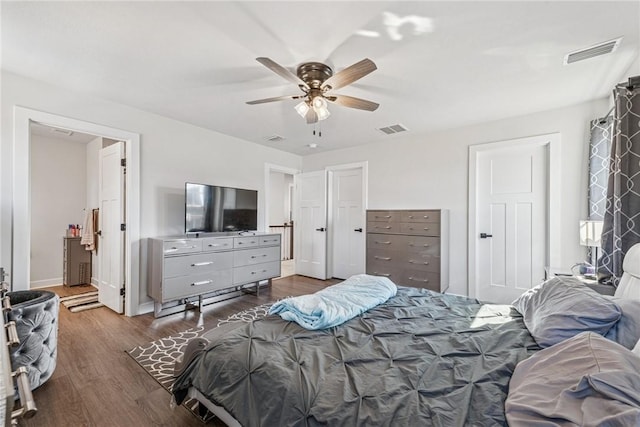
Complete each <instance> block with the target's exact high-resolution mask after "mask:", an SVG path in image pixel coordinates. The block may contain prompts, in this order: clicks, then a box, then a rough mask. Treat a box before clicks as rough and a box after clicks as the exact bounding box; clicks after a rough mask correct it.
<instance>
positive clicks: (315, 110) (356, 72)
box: [247, 57, 379, 124]
mask: <svg viewBox="0 0 640 427" xmlns="http://www.w3.org/2000/svg"><path fill="white" fill-rule="evenodd" d="M256 60H257V61H258V62H259V63H261V64H262V65H264V66H265V67H267V68H269V69H270V70H271V71H273V72H274V73H276V74H278V75H279V76H281V77H283V78H284V79H286V80H289V81H290V82H292V83H295V84H296V85H297V86H298V88H299V89H300V90H301V91H302V92H303V93H304V95H289V96H278V97H274V98H265V99H258V100H255V101H248V102H247V104H250V105H255V104H264V103H267V102H274V101H284V100H287V99H303V101H302V102H300V103H298V104H297V105H296V106H295V107H294V108H295V110H296V111H297V112H298V114H299V115H300V116H301V117H303V118H305V119H306V121H307V123H308V124H313V123H317V122H318V121H321V120H325V119H327V118H328V117H329V116H330V115H331V112H330V111H329V108H328V103H327V101H328V102H331V103H335V104H337V105H342V106H343V107H349V108H356V109H359V110H365V111H375V110H376V109H377V108H378V106H379V104H377V103H375V102H371V101H367V100H365V99H360V98H355V97H352V96H345V95H338V94H328V92H329V91H331V90H333V89H339V88H341V87H344V86H347V85H349V84H351V83H353V82H355V81H356V80H359V79H361V78H362V77H364V76H366V75H367V74H369V73H371V72H372V71H374V70H376V69H377V67H376V64H374V62H373V61H371V60H370V59H363V60H362V61H360V62H357V63H355V64H353V65H351V66H349V67H347V68H345V69H344V70H342V71H339V72H338V73H336V74H333V70H332V69H331V67H329V66H328V65H326V64H323V63H320V62H305V63H303V64H300V65H299V66H298V68H297V69H296V74H293V73H292V72H290V71H289V70H287V69H286V68H285V67H283V66H282V65H280V64H278V63H276V62H274V61H273V60H271V59H269V58H264V57H260V58H256Z"/></svg>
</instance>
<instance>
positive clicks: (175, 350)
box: [127, 304, 271, 422]
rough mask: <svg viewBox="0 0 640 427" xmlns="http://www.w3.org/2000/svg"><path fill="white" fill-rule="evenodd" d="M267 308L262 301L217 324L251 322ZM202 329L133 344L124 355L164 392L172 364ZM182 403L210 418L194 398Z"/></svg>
mask: <svg viewBox="0 0 640 427" xmlns="http://www.w3.org/2000/svg"><path fill="white" fill-rule="evenodd" d="M269 307H271V304H262V305H259V306H257V307H254V308H251V309H249V310H245V311H241V312H239V313H236V314H232V315H231V316H229V317H227V318H226V319H221V320H219V321H218V324H217V326H220V325H223V324H225V323H234V322H251V321H252V320H257V319H261V318H263V317H265V316H266V315H267V313H268V312H269ZM204 332H206V331H205V329H204V327H202V326H201V327H198V328H191V329H187V330H186V331H184V332H180V333H177V334H175V335H171V336H168V337H165V338H160V339H159V340H156V341H152V342H150V343H148V344H145V345H142V346H138V347H135V348H133V349H131V350H129V351H127V354H128V355H129V356H131V357H132V358H133V360H135V361H136V362H138V364H139V365H140V366H142V368H143V369H144V370H145V371H147V373H148V374H149V375H151V376H152V377H153V378H154V379H155V380H156V381H158V383H160V385H161V386H162V387H164V388H165V389H166V390H167V391H171V386H173V382H174V378H173V365H174V363H175V362H176V361H177V360H178V359H179V358H181V357H182V350H183V349H184V348H185V346H186V345H187V343H188V342H189V340H191V339H193V338H196V337H199V336H200V335H202V334H203V333H204ZM182 405H183V406H185V407H186V408H187V409H188V410H189V411H191V412H192V413H193V414H194V415H195V416H197V417H198V418H200V420H202V421H203V422H207V421H208V420H210V419H211V418H213V414H211V413H210V412H209V411H205V412H202V408H200V407H199V405H198V402H197V401H196V400H194V399H190V398H187V400H185V402H184V403H183V404H182Z"/></svg>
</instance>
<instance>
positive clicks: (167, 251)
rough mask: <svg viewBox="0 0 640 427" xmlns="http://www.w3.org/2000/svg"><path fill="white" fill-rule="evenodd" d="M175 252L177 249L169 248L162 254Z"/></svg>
mask: <svg viewBox="0 0 640 427" xmlns="http://www.w3.org/2000/svg"><path fill="white" fill-rule="evenodd" d="M177 251H178V248H169V249H167V250H165V251H164V253H165V254H166V253H169V252H177Z"/></svg>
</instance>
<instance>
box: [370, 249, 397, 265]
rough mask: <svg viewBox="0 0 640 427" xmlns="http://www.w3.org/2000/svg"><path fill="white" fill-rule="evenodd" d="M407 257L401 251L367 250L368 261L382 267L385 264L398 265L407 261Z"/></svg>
mask: <svg viewBox="0 0 640 427" xmlns="http://www.w3.org/2000/svg"><path fill="white" fill-rule="evenodd" d="M405 259H406V257H405V256H404V253H403V252H401V251H394V250H392V249H380V248H369V249H367V260H371V262H375V263H378V264H380V265H384V264H396V263H399V262H402V261H403V260H405Z"/></svg>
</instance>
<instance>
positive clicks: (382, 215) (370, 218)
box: [367, 211, 401, 222]
mask: <svg viewBox="0 0 640 427" xmlns="http://www.w3.org/2000/svg"><path fill="white" fill-rule="evenodd" d="M400 218H401V216H400V212H399V211H367V222H400Z"/></svg>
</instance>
